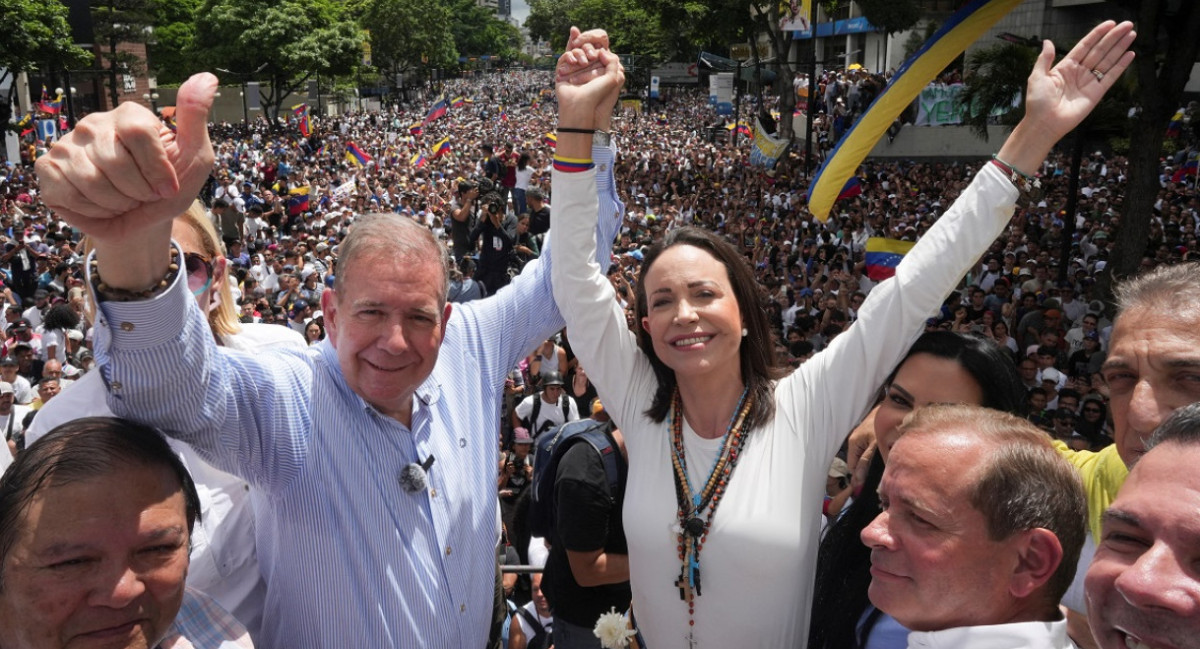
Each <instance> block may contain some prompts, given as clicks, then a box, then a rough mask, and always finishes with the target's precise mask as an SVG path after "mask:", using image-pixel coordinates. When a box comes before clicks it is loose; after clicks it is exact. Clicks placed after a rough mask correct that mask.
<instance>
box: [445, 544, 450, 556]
mask: <svg viewBox="0 0 1200 649" xmlns="http://www.w3.org/2000/svg"><path fill="white" fill-rule="evenodd" d="M446 556H450V546H448V545H447V546H446Z"/></svg>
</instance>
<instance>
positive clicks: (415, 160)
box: [408, 151, 429, 169]
mask: <svg viewBox="0 0 1200 649" xmlns="http://www.w3.org/2000/svg"><path fill="white" fill-rule="evenodd" d="M408 162H409V164H410V165H412V168H413V169H420V168H421V167H424V166H425V164H426V163H428V162H429V159H428V158H426V157H425V154H424V153H421V152H420V151H417V152H416V153H415V154H413V157H412V159H410V160H409V161H408Z"/></svg>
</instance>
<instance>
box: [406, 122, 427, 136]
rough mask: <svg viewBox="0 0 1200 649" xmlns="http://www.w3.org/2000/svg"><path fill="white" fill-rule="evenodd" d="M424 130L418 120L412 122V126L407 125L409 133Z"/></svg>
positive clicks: (415, 133) (416, 133) (418, 133)
mask: <svg viewBox="0 0 1200 649" xmlns="http://www.w3.org/2000/svg"><path fill="white" fill-rule="evenodd" d="M424 131H425V128H424V127H423V126H421V123H420V122H417V123H416V124H413V125H412V126H410V127H408V134H409V135H420V134H421V133H422V132H424Z"/></svg>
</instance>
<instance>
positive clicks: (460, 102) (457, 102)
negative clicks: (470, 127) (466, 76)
mask: <svg viewBox="0 0 1200 649" xmlns="http://www.w3.org/2000/svg"><path fill="white" fill-rule="evenodd" d="M465 103H467V100H466V99H464V98H463V96H462V95H459V96H457V97H455V98H454V101H452V102H450V107H451V108H462V106H463V104H465Z"/></svg>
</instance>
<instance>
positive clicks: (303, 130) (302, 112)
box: [292, 104, 312, 137]
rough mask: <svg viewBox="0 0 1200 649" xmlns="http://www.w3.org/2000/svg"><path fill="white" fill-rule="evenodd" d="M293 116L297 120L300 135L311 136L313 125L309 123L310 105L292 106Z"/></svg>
mask: <svg viewBox="0 0 1200 649" xmlns="http://www.w3.org/2000/svg"><path fill="white" fill-rule="evenodd" d="M292 115H293V116H295V118H296V126H297V127H299V129H300V135H303V136H304V137H309V136H311V135H312V124H311V123H309V121H308V104H298V105H296V106H292Z"/></svg>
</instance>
